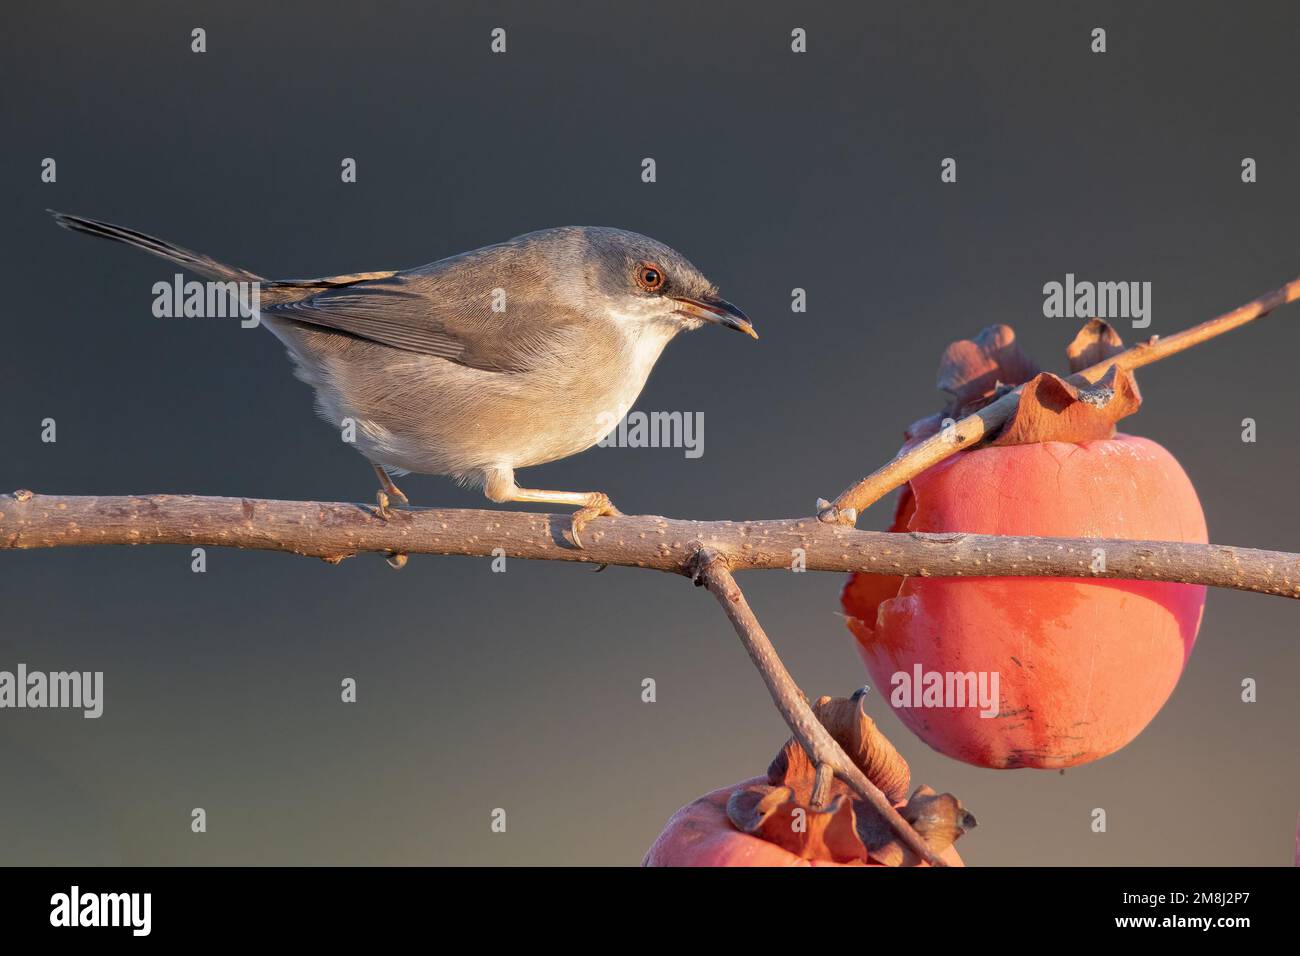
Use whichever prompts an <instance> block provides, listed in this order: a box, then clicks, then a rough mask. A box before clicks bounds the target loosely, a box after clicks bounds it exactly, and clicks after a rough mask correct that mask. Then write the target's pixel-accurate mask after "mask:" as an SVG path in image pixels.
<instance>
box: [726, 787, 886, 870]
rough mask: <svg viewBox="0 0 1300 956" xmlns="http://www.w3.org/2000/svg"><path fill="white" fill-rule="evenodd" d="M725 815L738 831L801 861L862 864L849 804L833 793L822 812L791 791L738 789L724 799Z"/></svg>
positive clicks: (864, 850)
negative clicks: (806, 803)
mask: <svg viewBox="0 0 1300 956" xmlns="http://www.w3.org/2000/svg"><path fill="white" fill-rule="evenodd" d="M727 817H728V819H730V820H731V823H732V825H733V826H735V827H736V829H737V830H740V831H741V832H742V833H748V834H750V835H751V836H756V837H759V838H761V839H764V840H766V841H767V842H769V843H775V844H776V845H777V846H779V847H781V848H783V849H785V850H788V851H790V852H791V853H793V854H794V855H795V856H798V857H799V858H801V859H804V860H830V861H832V862H835V863H852V862H859V863H865V862H866V861H867V848H866V847H865V846H863V844H862V841H861V839H859V837H858V831H857V821H856V820H855V818H854V813H853V801H852V800H850V799H848V797H846V796H845V795H844V794H836V795H835V797H834V798H833V799H832V800H831V801H830V803H828V804H827V806H826V809H824V810H810V809H808V808H807V807H805V806H804V805H803V804H802V803H801V802H800V801H799V800H797V799H796V798H795V795H794V791H793V790H791V789H790V788H789V787H765V786H762V785H761V784H760V785H756V786H752V787H746V788H744V789H741V790H737V791H736V792H735V793H733V794H732V795H731V796H730V797H729V798H728V800H727Z"/></svg>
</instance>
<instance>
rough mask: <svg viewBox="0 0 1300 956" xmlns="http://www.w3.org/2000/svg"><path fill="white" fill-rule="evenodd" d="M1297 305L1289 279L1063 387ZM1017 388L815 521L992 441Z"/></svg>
mask: <svg viewBox="0 0 1300 956" xmlns="http://www.w3.org/2000/svg"><path fill="white" fill-rule="evenodd" d="M1296 299H1300V279H1293V280H1292V281H1290V282H1288V283H1287V284H1286V285H1284V286H1282V288H1280V289H1274V290H1273V291H1272V292H1269V293H1267V294H1266V295H1262V296H1260V297H1259V298H1258V299H1255V300H1253V301H1251V302H1247V303H1246V304H1245V305H1243V306H1241V307H1239V308H1236V309H1233V310H1232V311H1231V312H1225V313H1224V314H1223V315H1221V316H1219V317H1218V318H1214V319H1210V320H1209V321H1207V322H1202V323H1201V324H1200V325H1195V326H1193V327H1192V328H1190V329H1184V330H1183V331H1182V332H1177V333H1175V334H1174V335H1171V336H1169V337H1168V338H1158V337H1155V336H1153V337H1152V338H1151V339H1149V340H1148V341H1146V342H1141V343H1139V344H1137V345H1135V346H1133V347H1132V348H1130V349H1127V350H1126V351H1123V352H1120V353H1119V354H1117V355H1112V356H1111V357H1110V358H1108V359H1104V360H1103V361H1100V362H1098V363H1097V364H1096V365H1092V366H1089V367H1088V368H1086V369H1083V370H1082V371H1080V372H1076V373H1075V374H1074V375H1071V376H1070V377H1069V378H1068V379H1066V381H1068V382H1070V383H1072V384H1074V385H1086V384H1089V383H1091V382H1095V381H1097V380H1098V379H1099V378H1101V376H1102V375H1103V374H1105V372H1106V370H1107V369H1108V368H1110V367H1111V366H1112V365H1114V366H1117V367H1118V368H1119V369H1120V370H1121V371H1132V370H1133V369H1137V368H1141V367H1142V366H1144V365H1150V364H1151V363H1152V362H1158V361H1160V360H1161V359H1164V358H1168V357H1169V356H1171V355H1177V354H1178V353H1179V352H1182V351H1184V350H1185V349H1189V348H1191V347H1192V346H1193V345H1199V344H1201V343H1202V342H1206V341H1209V340H1210V339H1212V338H1214V337H1216V336H1219V335H1222V334H1223V333H1225V332H1231V331H1232V330H1233V329H1236V328H1239V327H1241V326H1243V325H1245V324H1246V323H1247V322H1252V321H1254V320H1255V319H1258V318H1260V317H1261V316H1265V315H1268V313H1269V312H1271V311H1273V310H1274V309H1276V308H1277V307H1278V306H1282V305H1286V304H1287V303H1288V302H1294V301H1295V300H1296ZM1021 388H1023V386H1018V387H1017V388H1015V389H1013V390H1011V391H1009V392H1007V393H1006V394H1005V395H1003V396H1001V397H1000V398H998V399H997V401H995V402H992V403H991V404H989V405H986V406H984V407H983V408H981V409H980V410H979V411H977V412H975V413H974V414H973V415H967V416H966V417H965V418H963V419H962V420H961V421H959V422H957V423H956V425H954V426H952V427H950V428H945V429H943V430H942V431H941V432H939V433H938V434H936V435H931V436H930V437H929V438H927V439H925V440H924V441H922V442H918V443H917V444H915V445H913V446H912V447H911V448H909V449H908V450H907V451H905V452H901V453H899V454H898V455H896V456H895V457H894V458H893V459H892V460H890V461H889V462H887V463H885V464H884V465H882V466H881V467H880V468H877V469H876V470H875V471H873V472H872V473H871V474H869V475H867V477H865V478H863V479H862V480H861V481H859V482H857V483H856V484H854V485H852V486H850V487H849V488H846V489H845V490H844V491H843V492H841V493H840V496H839V497H838V498H836V499H835V501H834V502H833V503H831V504H829V505H828V504H826V503H825V502H821V501H819V502H818V515H817V516H818V518H820V519H821V520H822V521H824V522H833V523H840V524H847V525H853V524H854V523H856V521H857V519H858V515H860V514H862V512H863V511H865V510H866V509H867V508H869V507H870V506H871V505H873V504H875V503H876V502H877V501H879V500H880V499H881V498H883V497H884V496H885V495H887V494H889V492H891V491H893V490H894V489H895V488H897V487H898V486H899V485H902V484H904V483H906V482H907V481H910V480H911V479H912V478H915V477H916V476H917V475H919V474H920V473H921V472H923V471H925V470H926V469H927V468H929V467H931V466H932V465H937V464H938V463H939V462H941V461H943V460H944V459H945V458H950V457H951V456H953V455H955V454H957V452H959V451H962V450H963V449H967V448H974V447H975V446H976V445H978V444H979V443H980V442H981V441H982V440H983V439H984V438H986V437H991V436H992V435H993V434H994V433H995V432H996V431H997V430H998V429H999V428H1001V427H1002V426H1003V425H1004V424H1006V422H1007V420H1008V419H1010V418H1011V415H1012V413H1013V412H1014V411H1015V410H1016V406H1017V405H1018V404H1019V402H1020V392H1021Z"/></svg>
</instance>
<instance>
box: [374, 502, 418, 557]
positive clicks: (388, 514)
mask: <svg viewBox="0 0 1300 956" xmlns="http://www.w3.org/2000/svg"><path fill="white" fill-rule="evenodd" d="M393 491H394V492H395V495H394V497H396V498H397V499H398V500H399V501H401V503H402V504H404V505H408V504H410V501H409V500H408V499H407V497H406V495H404V494H402V493H401V492H400V491H398V490H397V489H396V488H394V489H393ZM388 504H389V499H388V494H387V492H385V491H383V490H382V489H381V490H380V491H376V492H375V515H376V516H377V517H379V518H382V519H383V520H384V521H391V520H392V518H393V512H392V510H391V509H390V508H389V507H388ZM384 560H385V561H387V562H388V566H389V567H390V568H392V569H393V570H394V571H400V570H402V568H404V567H406V560H407V557H406V555H405V554H403V553H401V552H400V551H394V552H392V553H391V554H389V555H388V556H387V557H386V558H385V559H384Z"/></svg>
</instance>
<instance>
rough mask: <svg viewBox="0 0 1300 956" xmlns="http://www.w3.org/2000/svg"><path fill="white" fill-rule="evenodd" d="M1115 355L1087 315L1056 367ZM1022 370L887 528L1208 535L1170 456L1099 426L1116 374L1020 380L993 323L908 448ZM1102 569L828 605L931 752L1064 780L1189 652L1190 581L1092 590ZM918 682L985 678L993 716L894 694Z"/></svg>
mask: <svg viewBox="0 0 1300 956" xmlns="http://www.w3.org/2000/svg"><path fill="white" fill-rule="evenodd" d="M1119 347H1120V346H1119V339H1118V336H1116V335H1114V333H1113V331H1111V330H1110V329H1109V327H1107V326H1105V324H1104V323H1099V322H1097V321H1096V320H1094V321H1093V322H1091V323H1089V324H1088V325H1087V326H1085V328H1084V330H1083V332H1081V333H1080V336H1079V338H1077V339H1076V340H1075V343H1074V344H1073V345H1072V346H1071V349H1070V352H1069V355H1070V359H1071V365H1072V367H1086V366H1087V365H1089V364H1091V363H1093V362H1095V361H1098V360H1100V359H1102V358H1104V357H1105V356H1106V355H1108V354H1111V353H1112V352H1113V351H1115V350H1117V349H1118V348H1119ZM1026 375H1028V376H1029V383H1028V384H1027V385H1026V386H1025V389H1024V391H1023V393H1022V396H1021V400H1020V407H1019V409H1018V410H1017V412H1016V414H1015V416H1014V417H1013V418H1012V420H1011V421H1009V422H1008V423H1007V424H1006V426H1004V428H1003V430H1002V432H1001V433H1000V434H999V435H998V436H997V438H996V439H995V440H994V441H993V442H992V444H991V445H988V446H985V447H979V448H975V449H973V450H969V451H963V452H959V453H957V454H956V455H954V456H952V457H950V458H948V459H945V460H944V461H942V462H940V463H939V464H937V465H935V466H933V467H931V468H930V469H928V470H926V471H924V472H922V473H921V474H919V475H917V476H916V477H915V478H913V479H912V480H911V481H910V482H909V483H908V484H907V485H906V486H905V487H904V489H903V491H902V493H901V496H900V498H899V502H898V507H897V511H896V514H895V518H894V522H893V525H892V526H891V528H890V529H889V530H890V531H894V532H898V533H904V532H967V533H978V534H1000V535H1034V536H1053V537H1057V536H1059V537H1085V538H1086V537H1095V538H1117V539H1125V538H1127V539H1148V540H1163V541H1188V542H1200V543H1205V542H1206V541H1207V540H1208V539H1207V536H1206V527H1205V516H1204V514H1203V513H1202V511H1201V505H1200V502H1199V500H1198V499H1197V496H1196V491H1195V489H1194V488H1193V487H1192V483H1191V481H1190V480H1189V479H1188V477H1187V475H1186V474H1185V473H1184V471H1183V469H1182V468H1181V466H1180V465H1179V464H1178V462H1177V460H1175V458H1174V457H1173V456H1172V455H1171V454H1170V453H1169V452H1167V451H1166V450H1165V449H1164V448H1162V447H1161V446H1160V445H1158V444H1156V443H1155V442H1153V441H1151V440H1149V439H1146V438H1139V437H1135V436H1132V435H1125V434H1119V433H1117V432H1115V430H1114V421H1115V420H1116V419H1117V418H1118V417H1120V416H1121V415H1124V414H1128V413H1129V412H1131V411H1132V410H1135V409H1136V407H1137V405H1138V404H1139V403H1140V401H1141V398H1140V396H1139V394H1138V392H1137V386H1136V383H1135V382H1133V381H1132V377H1131V375H1130V374H1129V373H1123V375H1119V374H1117V373H1116V372H1115V369H1114V368H1113V367H1112V368H1111V369H1110V371H1109V372H1108V373H1107V375H1106V377H1105V378H1104V379H1103V380H1101V381H1099V382H1095V383H1091V384H1090V385H1087V386H1083V387H1077V386H1074V385H1071V384H1070V383H1068V382H1066V381H1064V380H1062V379H1058V378H1056V377H1055V376H1050V375H1048V374H1046V373H1043V374H1038V375H1035V374H1034V371H1033V368H1032V365H1031V363H1029V362H1028V360H1027V359H1026V357H1025V356H1024V355H1023V353H1020V352H1019V351H1018V348H1017V347H1016V346H1015V344H1014V335H1013V334H1012V333H1011V331H1010V329H1008V328H1006V327H1005V326H998V327H993V328H991V329H986V330H985V331H984V333H982V334H981V336H980V337H979V338H977V339H976V340H975V341H974V342H962V343H955V344H954V345H953V346H951V347H950V348H949V350H948V352H947V353H945V357H944V362H943V363H941V366H940V384H941V386H942V387H944V388H945V389H946V390H948V391H949V392H950V394H952V396H953V399H952V401H951V402H950V404H949V406H948V408H947V409H946V410H945V413H942V414H941V415H940V416H935V417H934V418H932V419H929V420H925V421H923V422H920V423H917V424H916V425H914V426H913V427H912V428H911V429H909V432H908V440H909V441H915V440H917V439H918V438H919V437H922V436H923V435H925V434H933V433H934V432H935V431H937V430H941V429H942V428H943V427H950V428H951V427H954V426H953V424H952V422H953V421H954V420H956V419H959V418H960V417H961V416H962V415H964V414H969V412H970V411H971V410H972V409H975V408H978V407H979V406H980V404H981V403H982V402H984V401H987V400H988V399H990V398H991V397H992V396H995V395H997V394H1000V393H1001V391H1002V390H1003V389H1004V388H1005V387H1006V385H1009V384H1016V383H1017V382H1018V381H1025V376H1026ZM945 420H946V421H945ZM1105 557H1106V556H1105V553H1104V550H1102V549H1098V550H1096V551H1094V552H1093V560H1092V562H1091V563H1090V564H1087V565H1085V566H1081V567H1080V575H1079V576H1078V577H1076V578H1032V577H1001V578H969V577H961V578H958V577H943V576H942V572H941V570H940V569H936V572H935V576H933V577H928V576H927V577H916V576H910V577H889V576H880V575H867V574H853V575H851V576H850V577H849V580H848V582H847V583H846V585H845V587H844V590H843V593H842V595H841V602H842V606H843V609H844V613H845V615H846V618H847V623H848V627H849V630H850V631H851V632H852V633H853V636H854V638H855V640H856V645H857V649H858V651H859V653H860V655H861V657H862V659H863V661H864V662H865V663H866V666H867V670H868V671H869V673H870V674H871V676H872V679H873V680H874V681H875V682H876V684H877V685H878V686H879V687H881V693H882V694H883V695H888V696H889V697H890V699H891V706H894V709H895V712H896V713H897V714H898V716H899V718H900V719H901V720H902V721H903V723H904V724H905V725H906V726H907V727H908V728H910V729H911V730H912V731H913V732H915V733H916V734H917V735H918V736H919V737H920V738H921V739H922V740H924V741H925V742H926V743H928V744H929V745H930V746H931V747H933V748H934V749H936V750H938V751H940V752H942V753H945V754H947V755H949V756H951V757H955V758H957V759H959V760H963V761H965V762H967V763H971V764H975V765H977V766H981V767H994V768H1015V767H1043V768H1059V767H1070V766H1074V765H1076V764H1081V763H1086V762H1088V761H1092V760H1097V759H1099V758H1101V757H1104V756H1106V755H1107V754H1110V753H1114V752H1115V751H1116V750H1118V749H1119V748H1121V747H1123V746H1125V745H1126V744H1128V743H1129V742H1130V741H1132V740H1133V739H1134V738H1135V737H1136V736H1137V735H1138V734H1139V733H1140V732H1141V731H1142V730H1143V728H1145V727H1146V726H1147V724H1148V723H1150V721H1151V720H1152V718H1154V717H1155V715H1156V713H1157V712H1158V711H1159V710H1160V708H1161V707H1162V706H1163V705H1164V703H1165V701H1166V700H1167V699H1168V698H1169V696H1170V694H1171V693H1172V692H1173V689H1174V686H1175V685H1176V684H1177V682H1178V679H1179V676H1180V675H1181V673H1182V670H1183V667H1184V665H1185V664H1186V662H1187V659H1188V656H1189V655H1190V654H1191V652H1192V647H1193V645H1194V643H1195V640H1196V633H1197V629H1198V628H1199V626H1200V621H1201V614H1202V610H1203V608H1204V604H1205V588H1204V587H1202V586H1199V585H1188V584H1175V583H1165V582H1159V581H1123V580H1109V579H1105V580H1101V579H1096V578H1091V577H1090V575H1091V574H1093V573H1096V572H1097V571H1099V570H1104V566H1105V565H1104V562H1105ZM916 674H926V675H929V674H938V675H958V676H959V681H960V678H961V677H965V678H967V679H969V677H970V676H971V675H979V676H987V675H995V676H996V680H995V681H989V683H991V684H996V686H997V687H998V694H999V699H998V701H997V706H996V708H995V711H996V712H995V713H992V714H982V713H981V708H979V707H978V706H974V705H973V704H972V702H971V701H969V700H968V701H965V702H964V705H963V706H955V705H954V704H955V703H956V702H954V701H953V700H951V699H945V700H943V701H942V702H941V703H940V704H939V706H932V705H930V704H926V703H922V704H921V705H920V706H917V704H918V700H917V698H916V696H915V695H914V694H913V695H910V696H909V695H908V694H906V693H902V692H901V691H902V690H903V689H904V688H905V687H906V686H907V685H910V683H911V682H912V680H913V675H916ZM886 688H889V690H887V689H886Z"/></svg>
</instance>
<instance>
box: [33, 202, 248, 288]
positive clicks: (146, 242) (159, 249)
mask: <svg viewBox="0 0 1300 956" xmlns="http://www.w3.org/2000/svg"><path fill="white" fill-rule="evenodd" d="M47 211H48V212H49V213H50V214H51V215H52V216H54V221H55V222H57V223H58V224H59V225H60V226H62V227H63V228H64V229H71V230H72V231H73V232H84V233H85V234H86V235H88V236H99V237H101V238H103V239H114V240H116V241H118V242H124V243H126V244H127V245H128V246H135V247H136V248H137V249H143V250H144V251H145V252H148V253H152V254H153V255H155V256H158V257H159V258H160V259H166V260H167V261H168V262H174V263H176V264H177V265H178V266H182V267H183V268H186V269H189V270H190V271H191V272H194V273H197V274H198V275H201V276H203V277H204V278H205V279H219V280H221V281H223V282H229V281H232V280H233V281H236V282H261V281H262V277H261V276H258V275H255V274H253V273H252V272H248V271H246V270H244V269H237V268H235V267H234V266H228V265H226V264H225V263H224V262H218V261H217V260H216V259H210V258H208V257H207V256H204V255H200V254H199V253H197V252H191V251H190V250H189V249H182V248H181V247H180V246H173V245H172V244H171V243H170V242H164V241H163V240H162V239H155V238H154V237H153V236H146V235H145V234H144V233H143V232H136V231H135V230H134V229H127V228H125V227H123V226H115V225H113V224H112V223H111V222H100V221H99V220H97V219H86V218H83V217H82V216H70V215H68V214H67V213H62V212H55V211H54V210H53V209H50V210H47Z"/></svg>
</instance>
